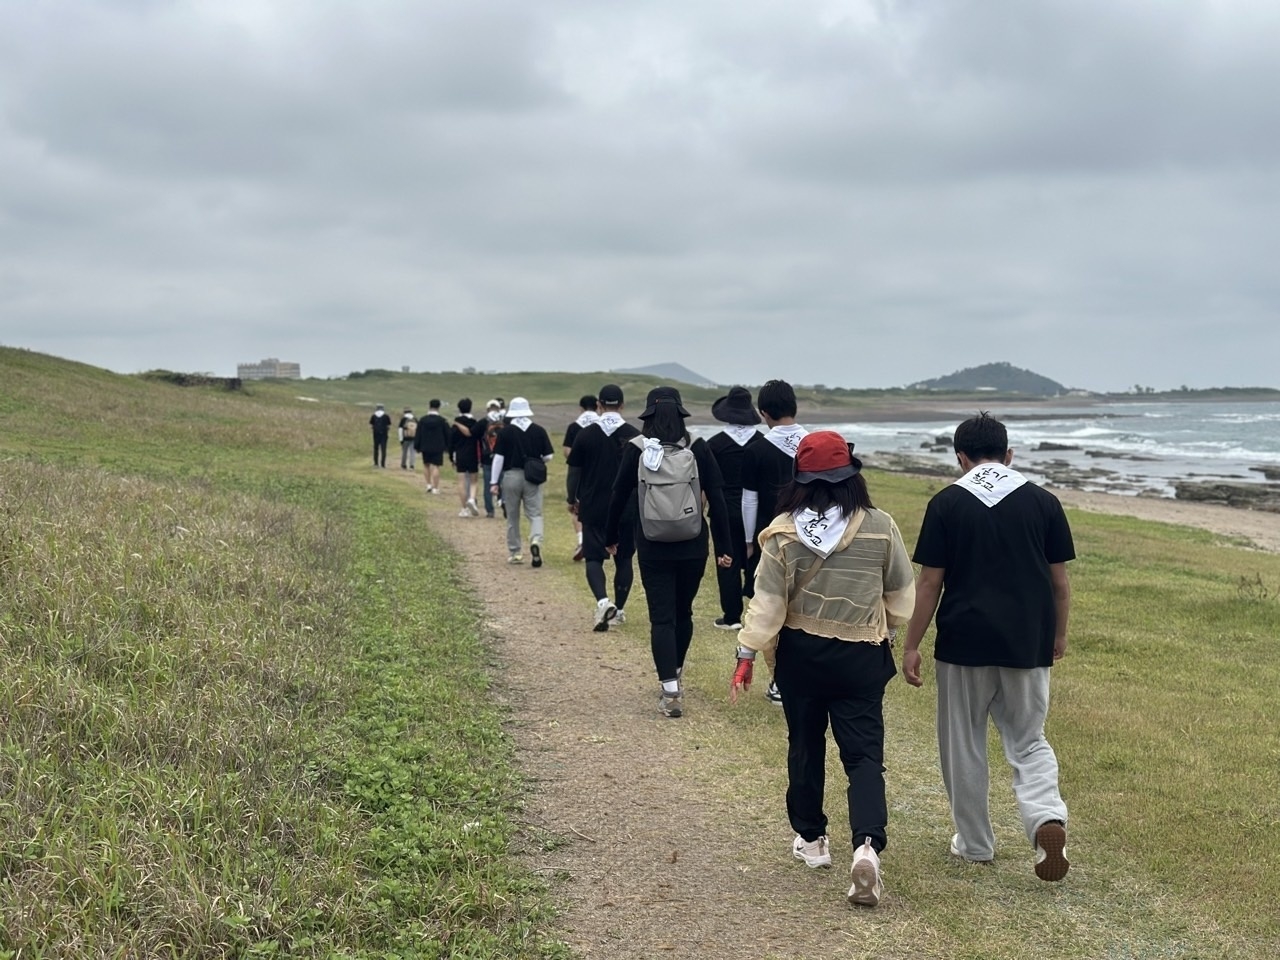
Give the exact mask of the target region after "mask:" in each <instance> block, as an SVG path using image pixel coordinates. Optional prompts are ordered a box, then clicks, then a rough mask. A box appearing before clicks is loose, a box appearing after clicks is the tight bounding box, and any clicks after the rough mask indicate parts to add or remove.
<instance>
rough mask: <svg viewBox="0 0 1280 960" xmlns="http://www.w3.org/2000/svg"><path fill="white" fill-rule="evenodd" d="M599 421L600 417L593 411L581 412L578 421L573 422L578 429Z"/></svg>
mask: <svg viewBox="0 0 1280 960" xmlns="http://www.w3.org/2000/svg"><path fill="white" fill-rule="evenodd" d="M599 419H600V415H599V414H598V413H596V412H595V411H594V410H583V411H582V413H581V415H580V416H579V417H578V419H577V420H575V421H573V422H574V423H576V424H577V425H578V426H580V427H589V426H591V425H592V424H593V423H595V422H596V421H597V420H599Z"/></svg>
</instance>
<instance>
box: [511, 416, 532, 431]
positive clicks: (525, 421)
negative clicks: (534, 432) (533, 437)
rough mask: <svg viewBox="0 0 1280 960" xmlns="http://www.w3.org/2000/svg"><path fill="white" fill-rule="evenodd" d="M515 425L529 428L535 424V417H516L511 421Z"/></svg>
mask: <svg viewBox="0 0 1280 960" xmlns="http://www.w3.org/2000/svg"><path fill="white" fill-rule="evenodd" d="M511 425H512V426H513V427H519V428H520V429H521V430H528V429H529V428H530V427H531V426H533V417H516V418H515V419H514V420H512V421H511Z"/></svg>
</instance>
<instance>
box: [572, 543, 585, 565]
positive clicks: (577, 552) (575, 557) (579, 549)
mask: <svg viewBox="0 0 1280 960" xmlns="http://www.w3.org/2000/svg"><path fill="white" fill-rule="evenodd" d="M582 557H583V553H582V544H578V546H577V549H575V550H574V551H573V562H574V563H577V562H579V561H580V560H581V559H582Z"/></svg>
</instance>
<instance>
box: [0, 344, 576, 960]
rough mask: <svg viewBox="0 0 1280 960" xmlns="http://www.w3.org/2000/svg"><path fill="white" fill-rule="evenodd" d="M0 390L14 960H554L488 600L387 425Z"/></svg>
mask: <svg viewBox="0 0 1280 960" xmlns="http://www.w3.org/2000/svg"><path fill="white" fill-rule="evenodd" d="M0 383H2V384H4V387H3V393H0V437H3V440H2V441H0V577H2V578H3V583H4V587H5V589H4V591H3V592H2V593H0V651H3V656H0V717H2V718H3V725H2V726H0V872H2V873H3V877H4V883H5V896H4V897H3V898H0V956H3V957H22V958H28V957H52V956H57V957H86V958H88V957H95V958H96V957H124V956H148V957H150V956H175V957H177V956H181V957H267V956H297V957H303V956H316V957H337V956H342V957H391V956H397V957H406V958H408V957H421V958H437V957H483V958H495V957H555V956H560V955H562V953H563V951H562V949H561V947H560V946H558V945H557V944H556V942H555V941H554V940H552V939H550V938H548V937H547V936H546V934H545V932H544V931H545V928H546V925H547V919H548V916H549V904H548V901H547V899H546V894H545V890H544V889H543V887H542V885H541V883H540V882H538V881H537V880H536V879H535V878H534V877H533V876H532V875H531V874H529V873H528V872H527V871H525V870H524V869H523V868H521V867H519V866H518V865H517V863H516V861H515V860H514V859H512V858H509V857H505V856H501V855H500V854H502V853H503V852H504V851H506V850H507V849H508V847H509V846H510V845H511V842H512V837H513V834H514V831H515V827H514V826H513V813H514V812H515V811H516V810H517V809H518V805H519V803H520V802H521V790H520V784H519V781H518V779H517V776H516V773H515V769H514V765H513V757H512V754H511V745H510V743H509V742H508V741H507V739H506V738H505V736H504V734H503V732H502V727H501V724H502V720H503V717H502V715H501V712H500V710H499V709H498V708H497V707H496V706H495V705H494V703H493V700H492V698H491V697H490V696H489V693H488V687H489V683H490V675H489V660H490V654H489V651H488V650H487V649H486V647H485V646H484V644H483V643H482V642H481V639H480V629H479V619H480V608H479V603H478V600H477V598H476V597H475V596H474V594H473V593H472V592H471V590H470V588H469V587H468V586H467V585H466V584H464V583H463V582H461V581H460V580H459V579H458V577H457V576H456V575H455V573H454V567H453V564H452V562H451V560H450V557H449V553H448V551H447V549H446V547H445V545H444V544H443V543H442V542H440V541H439V540H438V539H436V538H435V537H434V536H432V535H431V534H430V532H429V531H428V530H427V529H426V527H425V525H424V524H423V523H422V517H421V504H420V494H419V495H418V496H417V497H415V496H413V493H414V492H415V491H411V490H409V489H401V485H395V486H394V487H392V486H391V485H388V484H386V483H385V482H378V478H375V477H373V476H371V475H370V473H369V471H368V468H367V467H366V466H365V460H364V456H365V454H364V441H365V439H366V437H365V434H366V433H367V427H365V426H364V425H363V424H357V426H356V427H354V428H352V427H350V426H349V420H350V411H349V410H348V409H345V408H342V407H337V406H331V405H324V404H307V405H305V406H300V407H299V408H298V409H297V410H290V409H280V407H279V405H278V404H271V403H268V402H264V400H263V398H261V397H257V396H255V395H253V394H252V393H249V394H243V395H228V394H225V393H222V392H220V391H217V390H215V389H211V388H198V389H180V388H177V387H173V386H170V385H165V384H156V383H148V382H143V381H140V380H138V379H136V378H123V377H116V376H114V375H111V374H106V373H103V372H101V371H94V370H92V369H91V368H87V367H82V366H79V365H75V364H63V363H61V362H60V361H54V360H52V359H50V358H44V357H40V356H38V355H32V354H25V353H21V352H17V351H0ZM49 398H55V399H53V400H52V401H50V400H49ZM68 410H76V411H81V412H82V415H81V416H80V417H79V419H78V420H76V419H69V418H67V417H66V411H68ZM55 411H56V412H55ZM383 476H385V475H383Z"/></svg>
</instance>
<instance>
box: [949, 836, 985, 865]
mask: <svg viewBox="0 0 1280 960" xmlns="http://www.w3.org/2000/svg"><path fill="white" fill-rule="evenodd" d="M951 855H952V856H953V857H959V858H960V859H961V860H963V861H964V862H965V863H983V864H989V863H991V860H990V859H987V860H979V859H977V858H976V857H971V856H969V855H968V854H967V853H965V852H964V851H963V850H961V849H960V834H958V833H953V834H952V835H951Z"/></svg>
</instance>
